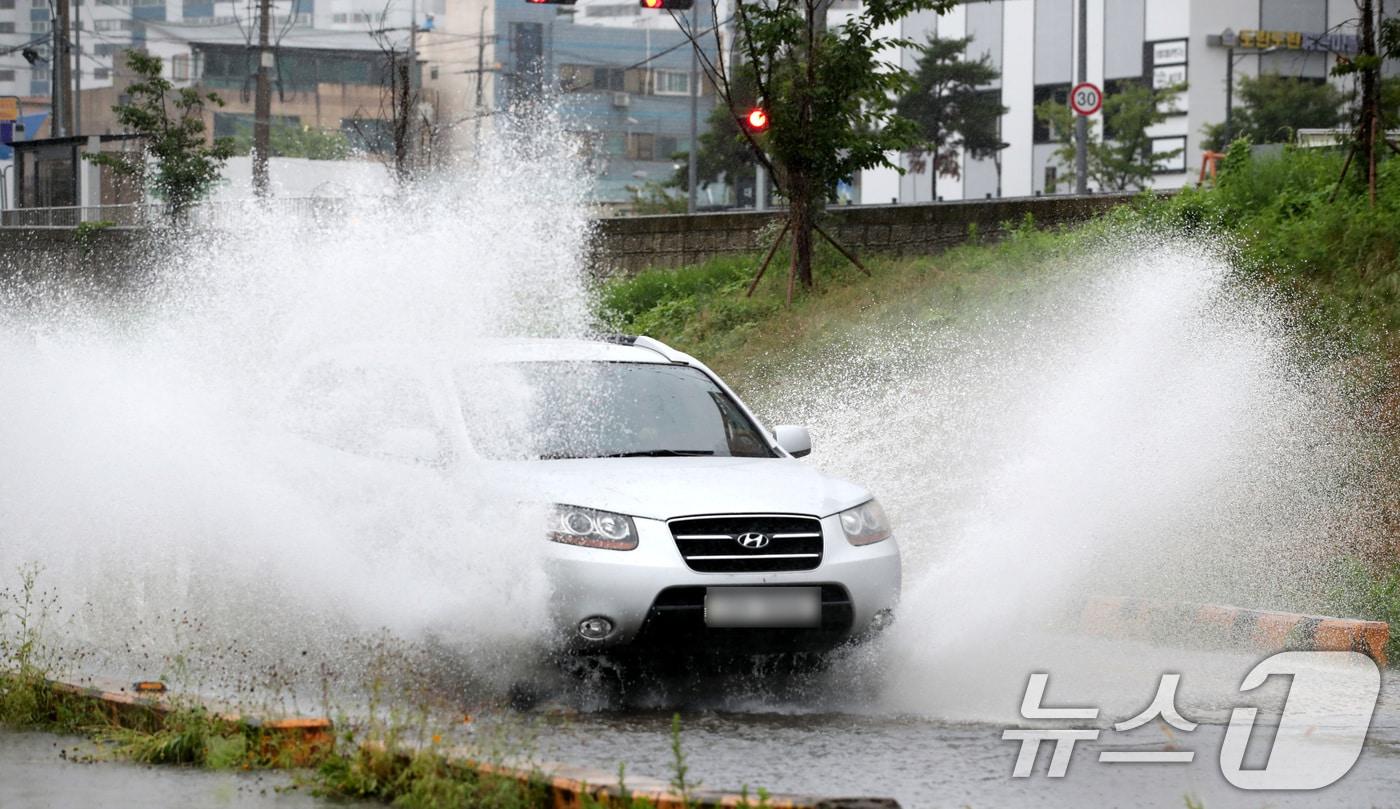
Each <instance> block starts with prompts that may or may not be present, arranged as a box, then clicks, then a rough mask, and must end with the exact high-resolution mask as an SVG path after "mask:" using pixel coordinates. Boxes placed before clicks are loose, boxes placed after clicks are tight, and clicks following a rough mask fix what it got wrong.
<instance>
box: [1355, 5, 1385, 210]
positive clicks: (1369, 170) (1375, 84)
mask: <svg viewBox="0 0 1400 809" xmlns="http://www.w3.org/2000/svg"><path fill="white" fill-rule="evenodd" d="M1361 55H1362V56H1370V57H1374V56H1375V55H1376V27H1375V8H1374V7H1373V6H1372V3H1371V0H1363V2H1362V4H1361ZM1380 72H1381V71H1380V67H1379V66H1376V67H1371V66H1369V65H1368V66H1367V67H1365V68H1364V69H1362V71H1361V127H1360V129H1361V131H1360V133H1359V134H1360V144H1361V156H1362V158H1363V162H1362V164H1361V165H1363V166H1365V167H1366V187H1367V190H1368V191H1369V195H1370V200H1371V206H1372V207H1375V204H1376V135H1377V130H1378V129H1379V128H1380V126H1379V118H1380Z"/></svg>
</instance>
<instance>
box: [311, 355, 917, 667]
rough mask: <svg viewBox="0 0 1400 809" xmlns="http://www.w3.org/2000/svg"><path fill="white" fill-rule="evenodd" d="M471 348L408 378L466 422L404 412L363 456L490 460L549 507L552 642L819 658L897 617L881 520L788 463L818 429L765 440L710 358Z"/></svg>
mask: <svg viewBox="0 0 1400 809" xmlns="http://www.w3.org/2000/svg"><path fill="white" fill-rule="evenodd" d="M478 354H480V355H481V356H479V357H478V359H477V360H476V361H474V362H472V363H469V364H465V365H464V364H461V363H460V361H458V362H455V363H454V362H452V361H449V360H444V361H441V362H439V361H437V360H428V361H426V362H424V363H422V364H420V365H419V366H418V367H416V368H414V369H412V371H411V372H407V373H408V375H409V376H411V377H412V378H413V379H414V380H415V382H414V384H415V385H417V384H422V385H424V386H426V387H427V388H428V389H430V391H431V392H430V395H429V396H428V397H427V398H425V399H424V401H428V400H430V399H431V400H432V401H436V402H438V404H437V405H436V406H434V407H433V408H432V409H433V411H434V413H435V415H436V418H437V420H438V421H442V420H443V419H444V418H446V420H449V421H452V422H455V423H451V424H447V425H443V426H439V427H437V428H435V429H432V430H427V429H423V428H421V427H419V426H417V425H416V424H415V423H414V422H413V420H412V419H411V418H408V419H405V420H404V422H403V424H402V425H400V426H397V427H394V428H393V429H391V430H389V431H388V432H389V439H388V443H387V444H382V445H381V446H379V447H377V448H375V449H373V450H372V451H371V453H370V454H375V453H378V454H381V455H384V456H386V457H398V458H403V459H418V460H421V461H427V462H432V463H451V462H453V459H462V458H474V459H479V462H480V463H482V464H486V465H491V466H492V470H493V471H492V474H493V477H495V478H497V479H498V480H499V481H500V482H503V484H504V485H507V486H508V487H510V488H513V489H516V490H517V491H518V493H519V494H520V496H521V497H522V498H523V499H524V498H528V499H530V500H532V501H534V502H537V503H539V504H540V505H541V506H543V507H544V508H545V509H546V510H547V524H546V526H545V531H544V536H545V538H547V539H548V540H550V542H549V545H548V546H547V548H548V551H547V553H546V556H545V558H546V565H547V569H548V573H549V578H550V582H551V584H552V586H553V600H552V603H551V610H550V614H551V616H552V620H553V623H554V627H555V631H556V633H557V635H556V638H555V643H556V645H557V646H559V647H562V648H564V649H568V650H573V651H590V650H605V649H607V650H614V649H618V648H620V647H627V646H646V647H652V646H657V645H660V646H674V647H680V648H685V649H687V650H691V651H703V650H709V649H711V648H715V649H718V648H723V649H725V650H730V651H740V652H744V651H752V652H789V651H807V650H813V651H820V650H823V649H829V648H831V647H833V646H836V645H838V644H840V643H842V642H844V641H847V640H849V639H852V638H858V637H861V636H864V635H867V634H869V633H872V632H874V631H878V630H879V629H881V628H883V626H884V625H885V624H887V623H888V622H889V621H890V619H891V615H892V610H893V608H894V605H895V602H896V601H897V599H898V597H899V588H900V559H899V549H898V547H897V545H896V543H895V540H894V537H893V536H892V534H891V531H890V527H889V524H888V522H887V521H886V518H885V515H884V512H883V511H882V510H881V509H880V506H879V504H878V503H877V502H876V501H875V500H874V499H873V498H872V497H871V496H870V494H869V493H868V492H866V490H864V489H862V488H861V487H859V486H856V485H854V484H851V483H848V482H846V481H843V480H838V479H836V478H832V477H829V476H827V475H824V474H822V473H820V472H818V471H817V470H815V469H813V468H811V467H810V466H808V465H806V464H804V463H801V462H799V461H797V460H795V459H796V458H799V457H801V456H804V455H807V454H808V453H809V452H810V451H811V445H810V440H809V438H808V434H807V430H806V429H805V428H803V427H777V428H775V429H774V430H773V431H772V432H771V433H770V432H768V431H766V430H764V429H763V428H762V427H761V426H760V424H759V422H758V420H757V419H756V418H755V417H754V415H753V414H752V413H751V412H750V411H749V409H748V408H747V407H746V406H745V405H744V404H743V402H741V401H740V400H739V398H738V397H737V396H735V395H734V393H733V391H731V390H730V389H729V388H728V386H726V385H725V384H724V382H722V381H721V380H720V379H719V378H718V377H717V376H716V375H715V374H714V373H713V372H711V371H710V370H709V369H708V368H706V367H705V366H704V365H703V364H702V363H700V362H698V361H696V360H695V359H694V358H692V357H690V356H688V355H686V354H684V353H681V352H679V351H676V350H674V349H671V348H669V347H668V346H666V345H663V344H662V343H660V342H658V341H656V340H652V339H650V338H647V337H636V338H632V337H610V338H605V339H598V340H554V339H530V340H512V341H499V342H492V343H491V344H490V346H489V348H487V349H486V350H484V351H483V352H478ZM324 364H325V361H324V359H323V360H321V361H318V362H317V363H316V364H313V366H312V367H310V368H309V369H304V372H305V373H304V375H307V374H309V377H310V378H312V379H313V380H314V379H315V377H316V376H317V373H318V371H317V370H316V367H317V365H324ZM381 398H382V397H381ZM444 403H445V404H444ZM381 404H382V402H381ZM396 406H399V405H396ZM380 409H381V411H383V410H384V408H383V407H381V408H380ZM389 409H390V410H392V409H393V408H389ZM444 414H446V415H444ZM381 427H382V425H381ZM377 430H378V432H377V436H376V438H375V440H376V441H381V442H383V441H384V437H385V436H384V433H385V431H384V430H383V429H380V428H377ZM342 440H343V437H342ZM362 454H363V453H362Z"/></svg>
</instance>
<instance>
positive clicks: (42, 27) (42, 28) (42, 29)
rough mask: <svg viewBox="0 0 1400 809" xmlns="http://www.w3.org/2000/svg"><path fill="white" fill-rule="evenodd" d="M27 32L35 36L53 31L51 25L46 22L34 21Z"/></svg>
mask: <svg viewBox="0 0 1400 809" xmlns="http://www.w3.org/2000/svg"><path fill="white" fill-rule="evenodd" d="M29 30H30V31H33V32H34V33H36V34H47V33H48V32H49V31H52V30H53V25H52V23H50V22H49V21H48V20H35V21H34V22H33V23H31V24H30V26H29Z"/></svg>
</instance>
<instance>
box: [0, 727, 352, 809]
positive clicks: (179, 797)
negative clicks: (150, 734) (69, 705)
mask: <svg viewBox="0 0 1400 809" xmlns="http://www.w3.org/2000/svg"><path fill="white" fill-rule="evenodd" d="M96 750H97V748H96V747H95V746H94V745H93V744H92V743H91V742H88V741H86V740H84V739H80V738H76V737H71V736H56V735H54V734H51V733H18V732H11V731H5V732H0V806H3V807H6V809H10V807H14V808H15V809H49V808H50V807H52V808H53V809H66V808H67V807H76V806H102V807H106V809H125V808H126V807H131V809H186V807H205V806H210V807H215V806H216V807H228V809H311V807H317V806H331V805H335V806H347V805H352V804H346V803H345V802H343V801H341V802H336V803H334V804H332V803H330V802H328V801H322V800H318V799H316V798H314V797H312V796H311V795H310V794H308V793H306V792H304V791H301V790H297V789H292V788H291V787H292V783H293V782H292V777H291V776H290V775H288V774H287V773H282V772H266V771H263V772H251V773H243V772H229V771H222V772H215V771H210V770H200V769H192V768H185V767H149V766H143V765H140V764H131V763H127V762H117V761H99V762H94V763H85V762H81V761H78V760H75V759H76V758H80V757H84V756H90V755H92V753H93V752H95V751H96ZM353 805H360V804H353ZM366 805H367V804H366Z"/></svg>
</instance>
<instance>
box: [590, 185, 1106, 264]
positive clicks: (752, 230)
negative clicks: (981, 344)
mask: <svg viewBox="0 0 1400 809" xmlns="http://www.w3.org/2000/svg"><path fill="white" fill-rule="evenodd" d="M1131 199H1132V195H1124V194H1094V195H1089V196H1084V197H1077V196H1053V197H1022V198H1018V199H997V200H974V201H970V202H940V203H924V204H919V205H869V206H864V205H863V206H857V207H835V208H831V209H829V214H830V216H829V218H828V220H827V222H826V223H825V224H824V225H823V227H824V228H825V229H826V231H827V232H828V233H830V234H831V235H832V237H833V238H835V239H837V240H838V241H840V242H841V244H842V245H844V246H845V247H847V248H849V249H851V250H854V251H856V252H857V253H858V254H860V253H883V254H887V255H928V254H933V253H938V252H940V251H942V250H945V249H947V248H949V247H951V246H953V245H956V244H960V243H962V242H963V241H965V240H966V239H967V236H968V229H969V227H972V226H975V228H976V230H977V232H978V234H980V235H982V236H992V237H995V236H998V235H1000V234H1001V233H1002V232H1003V230H1004V226H1005V225H1007V224H1008V223H1009V224H1013V225H1014V224H1019V223H1020V222H1021V221H1023V220H1024V219H1025V217H1026V215H1027V214H1029V215H1030V216H1032V217H1033V218H1034V219H1035V223H1036V225H1037V226H1039V227H1051V226H1055V225H1061V224H1067V223H1072V222H1081V221H1084V220H1086V219H1091V218H1093V217H1095V216H1098V215H1100V214H1102V213H1104V212H1105V211H1107V210H1109V209H1110V208H1113V207H1115V206H1117V205H1121V204H1123V203H1125V202H1127V201H1129V200H1131ZM779 217H780V214H778V213H774V212H769V213H753V212H738V213H716V214H700V215H697V216H684V215H677V216H634V217H618V218H615V219H602V220H599V221H598V239H597V242H596V244H595V247H594V254H593V266H594V269H595V271H597V272H600V273H608V274H613V273H635V272H638V271H640V270H644V269H646V268H648V267H682V266H685V265H687V264H694V263H696V262H699V261H704V260H705V259H708V258H713V257H714V256H718V255H725V254H735V253H755V252H759V251H762V250H765V249H767V247H768V246H769V245H770V244H771V243H772V241H773V238H774V236H776V235H777V230H776V229H777V228H778V227H780V218H779ZM765 228H766V229H767V231H766V232H765ZM818 238H820V237H818Z"/></svg>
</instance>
